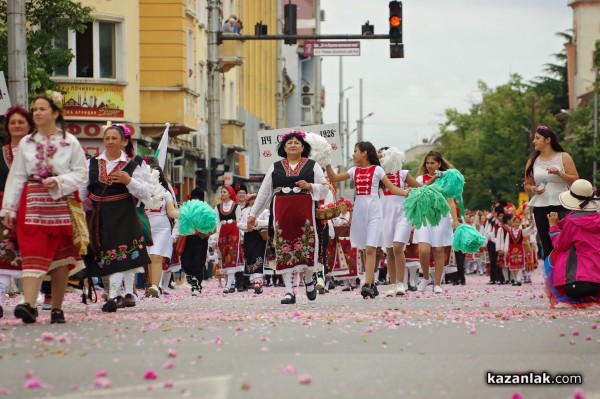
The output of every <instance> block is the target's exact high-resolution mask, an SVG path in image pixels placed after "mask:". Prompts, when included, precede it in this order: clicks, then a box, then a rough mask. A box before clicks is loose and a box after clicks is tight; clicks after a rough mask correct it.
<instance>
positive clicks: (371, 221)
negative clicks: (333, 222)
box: [350, 195, 381, 249]
mask: <svg viewBox="0 0 600 399" xmlns="http://www.w3.org/2000/svg"><path fill="white" fill-rule="evenodd" d="M380 238H381V202H379V197H377V196H374V195H357V196H356V197H355V199H354V211H353V213H352V225H351V226H350V243H351V244H352V247H354V248H357V249H365V248H366V247H378V246H379V240H380Z"/></svg>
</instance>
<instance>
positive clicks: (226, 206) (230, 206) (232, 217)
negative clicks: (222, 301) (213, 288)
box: [215, 185, 244, 294]
mask: <svg viewBox="0 0 600 399" xmlns="http://www.w3.org/2000/svg"><path fill="white" fill-rule="evenodd" d="M236 198H237V197H236V195H235V191H234V190H233V187H231V186H230V185H225V186H223V187H221V203H220V204H218V205H217V206H216V207H215V212H216V213H217V233H218V235H219V244H218V246H219V252H220V256H219V258H220V259H221V269H222V271H223V274H225V275H227V282H226V283H225V289H224V290H223V293H225V294H231V293H233V292H235V288H233V284H234V283H235V274H236V273H237V272H242V273H243V271H244V267H243V266H240V265H239V264H238V260H239V259H240V249H241V242H240V229H238V226H237V224H238V222H239V220H240V216H241V213H242V210H241V209H240V206H239V205H238V204H237V202H236ZM238 290H241V288H240V287H239V285H238Z"/></svg>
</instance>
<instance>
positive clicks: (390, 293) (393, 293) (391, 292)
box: [385, 284, 396, 297]
mask: <svg viewBox="0 0 600 399" xmlns="http://www.w3.org/2000/svg"><path fill="white" fill-rule="evenodd" d="M385 296H386V297H394V296H396V284H392V285H391V286H390V289H389V290H387V292H386V293H385Z"/></svg>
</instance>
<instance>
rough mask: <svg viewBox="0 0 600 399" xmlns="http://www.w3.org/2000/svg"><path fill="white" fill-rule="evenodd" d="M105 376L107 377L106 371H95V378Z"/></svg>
mask: <svg viewBox="0 0 600 399" xmlns="http://www.w3.org/2000/svg"><path fill="white" fill-rule="evenodd" d="M106 376H108V373H107V372H106V370H104V369H100V370H98V371H96V377H106Z"/></svg>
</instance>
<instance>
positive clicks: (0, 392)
mask: <svg viewBox="0 0 600 399" xmlns="http://www.w3.org/2000/svg"><path fill="white" fill-rule="evenodd" d="M0 395H10V391H9V390H8V389H6V388H0Z"/></svg>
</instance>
